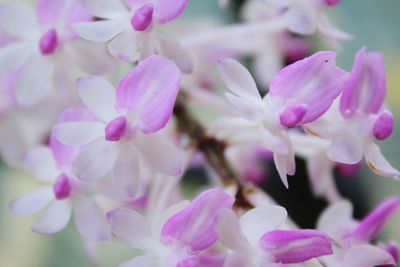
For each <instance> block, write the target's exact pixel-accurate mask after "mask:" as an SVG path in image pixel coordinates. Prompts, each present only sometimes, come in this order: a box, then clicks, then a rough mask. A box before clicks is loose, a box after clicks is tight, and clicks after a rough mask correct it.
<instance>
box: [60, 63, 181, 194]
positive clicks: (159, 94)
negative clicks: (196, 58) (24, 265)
mask: <svg viewBox="0 0 400 267" xmlns="http://www.w3.org/2000/svg"><path fill="white" fill-rule="evenodd" d="M180 77H181V73H180V71H179V69H178V68H177V66H176V65H175V64H174V63H173V62H172V61H170V60H167V59H165V58H163V57H160V56H151V57H148V58H146V59H145V60H143V61H142V62H141V63H140V64H139V65H137V66H136V67H135V68H134V69H133V70H131V71H130V72H129V73H128V74H127V75H126V76H125V77H124V78H123V79H122V81H121V82H120V84H119V86H118V88H117V90H116V91H115V89H114V88H113V86H112V85H111V84H110V83H109V82H108V81H107V80H105V79H103V78H100V77H86V78H81V79H79V80H78V82H77V86H78V94H79V96H80V98H81V100H82V102H83V103H84V104H85V106H86V107H87V109H88V110H90V111H91V112H92V113H93V114H95V116H96V118H97V120H96V121H79V120H75V121H70V122H63V123H59V124H57V125H56V126H55V127H54V132H55V135H56V137H57V139H58V140H59V141H60V142H62V143H64V144H67V145H72V146H78V147H82V146H83V148H82V151H81V153H80V154H79V156H78V157H77V159H76V160H75V162H74V171H75V173H76V175H77V176H78V178H79V179H81V180H84V181H93V180H98V179H100V178H102V177H103V176H105V175H106V174H107V173H108V171H110V170H112V172H113V177H114V181H115V184H116V185H117V187H118V188H120V190H121V193H124V194H125V195H127V196H130V197H138V196H140V193H141V179H140V177H141V171H140V169H141V167H143V166H145V165H143V164H142V163H141V161H144V162H145V163H147V164H148V165H149V166H150V167H152V168H154V169H155V170H157V171H160V172H163V173H165V174H168V175H172V176H180V175H181V174H182V171H183V165H182V162H181V155H180V151H179V150H178V149H177V148H176V147H175V146H174V145H173V144H171V143H170V142H168V141H167V140H166V139H165V138H164V137H162V136H161V135H160V134H159V133H156V132H158V131H159V130H161V129H162V128H163V127H164V126H165V125H166V123H167V122H168V120H169V118H170V116H171V113H172V108H173V106H174V103H175V98H176V96H177V94H178V91H179V87H180Z"/></svg>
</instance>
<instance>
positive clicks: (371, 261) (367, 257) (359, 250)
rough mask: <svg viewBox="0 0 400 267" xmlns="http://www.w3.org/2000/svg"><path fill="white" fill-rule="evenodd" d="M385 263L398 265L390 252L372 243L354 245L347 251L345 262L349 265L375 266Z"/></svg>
mask: <svg viewBox="0 0 400 267" xmlns="http://www.w3.org/2000/svg"><path fill="white" fill-rule="evenodd" d="M383 265H385V266H386V265H396V263H395V262H394V259H393V257H392V256H391V255H390V254H389V253H387V252H386V251H384V250H382V249H380V248H377V247H374V246H371V245H359V246H354V247H352V248H351V249H350V250H349V251H348V252H347V253H346V255H345V257H344V262H343V266H349V267H350V266H351V267H374V266H383Z"/></svg>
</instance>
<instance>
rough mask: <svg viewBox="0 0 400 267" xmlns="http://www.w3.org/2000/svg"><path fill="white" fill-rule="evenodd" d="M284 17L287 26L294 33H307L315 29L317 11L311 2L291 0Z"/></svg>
mask: <svg viewBox="0 0 400 267" xmlns="http://www.w3.org/2000/svg"><path fill="white" fill-rule="evenodd" d="M285 19H286V24H287V27H288V28H289V30H290V31H292V32H294V33H297V34H301V35H308V34H312V33H314V32H315V31H316V30H317V22H318V21H317V13H316V10H315V7H314V6H313V4H312V3H311V2H308V1H292V6H291V7H290V8H289V9H288V11H287V12H286V13H285Z"/></svg>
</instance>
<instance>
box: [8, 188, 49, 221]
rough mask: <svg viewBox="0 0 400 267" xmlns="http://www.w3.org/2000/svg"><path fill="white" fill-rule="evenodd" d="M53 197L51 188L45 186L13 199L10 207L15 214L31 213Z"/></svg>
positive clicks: (38, 209)
mask: <svg viewBox="0 0 400 267" xmlns="http://www.w3.org/2000/svg"><path fill="white" fill-rule="evenodd" d="M53 199H54V194H53V190H52V188H51V187H50V186H46V187H44V188H42V189H39V190H37V191H33V192H31V193H28V194H26V195H23V196H22V197H20V198H18V199H16V200H14V201H13V202H12V203H11V204H10V209H11V211H12V212H13V213H14V214H17V215H31V214H33V213H36V212H38V211H40V210H42V209H43V208H44V207H46V206H47V205H48V204H49V203H50V201H51V200H53Z"/></svg>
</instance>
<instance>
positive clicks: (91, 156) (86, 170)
mask: <svg viewBox="0 0 400 267" xmlns="http://www.w3.org/2000/svg"><path fill="white" fill-rule="evenodd" d="M117 155H118V151H117V148H116V147H115V144H114V143H113V142H107V141H105V140H104V139H103V138H98V139H96V140H95V141H93V142H92V143H90V144H89V145H87V146H85V147H84V148H83V150H82V151H81V153H80V154H79V156H78V157H77V159H76V160H75V162H74V165H73V169H74V172H75V174H76V175H77V177H78V178H79V179H81V180H83V181H94V180H98V179H101V178H103V176H104V175H106V173H107V172H108V171H110V170H111V169H112V166H113V165H114V162H115V159H116V157H117Z"/></svg>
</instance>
